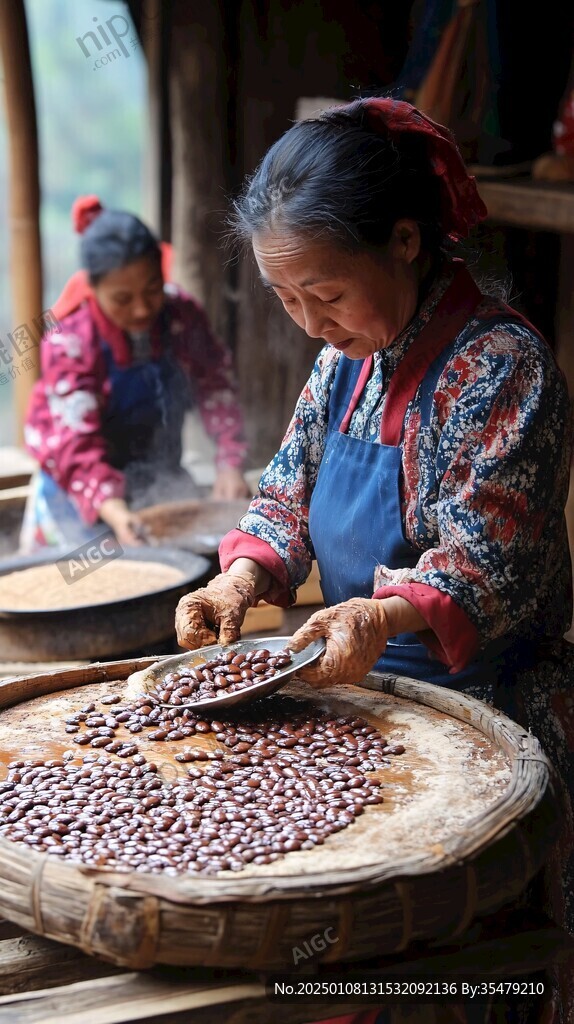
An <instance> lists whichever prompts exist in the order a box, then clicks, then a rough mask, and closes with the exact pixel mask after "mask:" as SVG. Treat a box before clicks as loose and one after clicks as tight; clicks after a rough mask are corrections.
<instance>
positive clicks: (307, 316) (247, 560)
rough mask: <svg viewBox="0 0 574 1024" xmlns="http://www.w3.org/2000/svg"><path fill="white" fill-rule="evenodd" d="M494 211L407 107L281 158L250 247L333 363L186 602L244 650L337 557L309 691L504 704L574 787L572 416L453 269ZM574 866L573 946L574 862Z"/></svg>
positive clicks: (249, 216) (507, 327) (249, 198)
mask: <svg viewBox="0 0 574 1024" xmlns="http://www.w3.org/2000/svg"><path fill="white" fill-rule="evenodd" d="M485 213H486V210H485V208H484V205H483V204H482V202H481V200H480V198H479V196H478V193H477V190H476V187H475V183H474V180H473V179H472V178H470V177H469V176H468V174H467V172H466V170H465V167H464V165H463V162H462V160H461V158H460V155H459V153H458V150H457V149H456V146H455V145H454V143H453V140H452V138H451V136H450V135H449V133H448V132H447V131H446V130H445V129H443V128H441V127H440V126H438V125H436V124H434V123H433V122H431V121H430V120H428V119H427V118H426V117H424V116H423V115H422V114H421V113H419V112H418V111H417V110H415V109H414V108H413V107H411V106H410V105H409V104H406V103H402V102H398V101H393V100H389V99H377V98H370V99H365V100H360V101H356V102H354V103H352V104H350V105H348V106H345V107H342V108H336V109H333V110H331V111H328V112H326V113H325V114H323V116H321V117H319V118H318V119H315V120H309V121H303V122H300V123H298V124H295V125H294V126H293V127H291V128H290V129H289V131H287V132H286V134H285V135H284V136H283V137H282V138H281V139H279V141H278V142H276V143H275V144H274V145H273V146H272V147H271V149H270V150H269V152H268V153H267V155H266V156H265V158H264V159H263V161H262V163H261V165H260V166H259V168H258V169H257V171H256V172H255V174H254V175H253V177H252V178H251V180H250V181H249V182H248V184H247V186H246V189H245V191H244V193H243V195H242V196H241V198H240V199H239V201H238V203H237V205H236V226H237V229H238V232H239V235H240V237H242V238H243V239H247V240H248V241H249V242H250V243H251V244H252V247H253V252H254V255H255V259H256V261H257V264H258V266H259V270H260V272H261V277H262V279H263V282H264V283H265V285H266V286H267V287H268V288H269V289H270V290H272V291H274V292H275V293H276V294H277V296H278V297H279V299H280V301H281V302H282V304H283V306H284V308H285V310H286V312H287V314H288V315H289V316H290V317H291V318H292V319H293V320H294V321H295V323H297V324H298V325H299V326H300V327H302V328H303V329H304V330H305V331H306V333H307V334H308V335H309V337H310V338H312V339H316V340H318V341H320V342H321V343H322V345H323V347H322V348H321V350H320V352H319V355H318V358H317V361H316V364H315V367H314V369H313V371H312V373H311V376H310V378H309V380H308V382H307V384H306V385H305V387H304V388H303V391H302V393H301V397H300V399H299V401H298V404H297V407H296V409H295V413H294V416H293V419H292V420H291V423H290V425H289V427H288V430H287V433H286V435H285V438H284V441H283V444H282V446H281V449H280V451H279V452H278V454H277V455H276V456H275V458H274V459H273V460H272V462H271V463H270V465H269V466H268V468H267V469H266V471H265V472H264V474H263V476H262V479H261V482H260V486H259V494H258V496H257V497H256V498H255V499H254V500H253V502H252V503H251V506H250V508H249V511H248V512H247V514H246V515H245V516H244V518H243V519H242V520H241V522H240V523H239V527H238V529H237V530H235V531H233V532H232V533H231V534H229V535H228V536H227V537H226V538H225V539H224V541H223V543H222V546H221V550H220V558H221V562H222V566H223V569H224V570H225V571H224V572H223V573H222V574H221V575H220V576H219V577H216V578H215V579H214V580H213V581H212V582H211V583H210V584H209V585H208V586H207V587H206V588H204V589H202V590H199V591H197V592H195V593H192V594H190V595H188V596H187V597H186V598H183V599H182V601H181V602H180V605H179V607H178V612H177V620H176V621H177V627H178V634H179V641H180V643H181V644H182V645H183V646H186V647H189V648H196V647H199V646H202V645H203V644H205V643H209V642H213V640H214V639H215V635H217V634H218V635H219V640H220V641H221V642H232V641H234V640H235V639H237V638H238V636H239V630H240V627H241V623H242V620H243V617H244V615H245V612H246V610H247V608H248V607H249V606H250V605H252V604H253V603H255V602H256V601H257V600H258V599H260V598H262V597H264V598H265V600H267V601H271V602H275V603H277V604H280V605H283V606H287V605H289V604H291V603H292V602H293V600H294V598H295V594H296V591H297V587H299V586H300V585H301V583H303V581H304V580H305V578H306V577H307V575H308V573H309V571H310V568H311V564H312V560H313V559H316V560H317V563H318V567H319V572H320V577H321V586H322V590H323V594H324V597H325V604H326V608H325V609H324V610H321V611H319V612H318V613H316V614H315V615H314V616H312V617H311V618H310V620H309V621H308V622H307V623H306V624H305V625H304V626H303V627H302V628H301V629H300V630H299V631H298V632H297V633H296V634H295V638H294V642H293V645H292V646H293V647H294V649H301V648H302V647H304V646H305V645H306V644H307V643H309V642H310V641H311V640H312V639H313V638H315V637H316V636H318V635H321V636H324V637H325V638H326V651H325V654H324V656H323V657H322V659H321V661H320V662H319V663H318V664H317V666H313V667H311V668H309V669H307V670H306V672H305V674H304V678H306V679H307V680H308V681H309V682H311V683H313V684H315V685H317V686H321V685H326V684H329V683H330V682H348V683H356V682H358V681H359V680H360V679H361V678H362V677H363V676H364V674H365V673H366V672H367V671H369V670H370V669H372V668H373V667H377V668H378V669H380V670H383V671H390V672H394V673H400V674H403V675H407V676H414V677H416V678H419V679H423V680H430V681H432V682H434V683H438V684H441V685H444V686H448V687H452V688H456V689H465V690H467V691H469V692H472V693H474V694H475V695H478V696H482V697H484V698H486V699H489V700H491V701H494V702H495V703H496V704H497V705H498V706H500V707H503V708H504V709H505V710H507V711H508V712H509V713H510V714H513V715H515V717H517V718H519V719H520V720H521V721H523V722H524V723H525V724H526V725H528V726H529V727H531V728H532V729H533V730H534V731H536V732H537V733H538V734H539V735H540V738H541V739H542V741H543V742H544V744H545V746H546V749H547V750H548V752H549V754H550V756H551V757H552V758H553V759H554V760H555V762H556V763H557V764H558V766H559V767H560V768H561V770H562V774H563V777H564V778H565V779H566V781H567V782H568V784H569V786H570V788H571V789H572V788H573V785H572V780H573V779H574V771H573V766H572V750H573V749H574V742H573V740H574V723H573V721H572V718H573V709H572V702H571V701H570V703H568V699H567V695H568V688H569V686H570V684H569V682H568V681H567V680H566V681H565V677H564V673H562V674H561V671H562V670H561V668H560V665H556V664H555V663H551V662H544V663H543V667H542V669H537V667H536V666H537V664H538V663H539V661H540V658H541V657H542V652H543V651H544V649H545V647H546V645H547V644H548V642H549V641H554V640H556V641H559V640H560V638H561V636H562V634H563V632H564V630H565V628H566V627H567V625H568V623H569V621H570V604H571V597H570V568H569V566H570V560H569V555H568V545H567V537H566V529H565V522H564V514H563V510H564V505H565V500H566V492H567V486H568V465H569V450H568V449H569V444H568V397H567V393H566V388H565V385H564V381H563V379H562V376H561V374H560V372H559V371H558V369H557V367H556V364H555V362H554V358H553V356H552V353H551V351H550V349H549V348H548V346H547V345H546V344H545V342H544V340H543V339H542V338H541V336H540V334H539V333H538V332H537V331H536V329H535V328H534V327H532V325H531V324H529V323H528V322H527V321H526V320H525V319H524V318H523V317H522V316H521V315H520V314H519V313H517V312H516V311H515V310H513V309H510V308H509V307H508V306H506V305H505V304H504V303H503V302H501V301H499V300H498V299H496V298H492V297H490V296H488V295H484V294H482V293H481V291H480V290H479V288H478V287H477V285H476V284H475V282H474V281H473V279H472V277H471V275H470V273H469V271H468V270H467V269H466V267H465V266H464V264H463V263H462V262H460V261H458V260H455V259H453V258H452V257H451V256H449V255H448V252H449V248H451V247H450V246H449V243H450V241H452V240H457V239H459V238H461V237H463V236H465V235H466V234H468V232H469V230H470V229H471V228H472V227H473V226H474V225H475V224H476V223H477V222H479V221H480V220H481V219H482V218H483V217H484V216H485ZM568 814H570V812H569V811H568ZM567 824H569V825H570V826H571V818H569V819H567ZM567 831H568V830H567ZM568 836H569V840H568V841H569V842H570V840H571V828H570V831H568ZM561 869H562V871H563V888H562V896H561V897H560V896H558V897H557V899H556V900H555V912H556V914H557V916H558V918H559V919H561V920H562V921H566V922H568V921H569V922H570V926H571V927H572V923H573V921H574V913H573V908H572V905H571V900H572V895H571V894H572V878H573V874H574V873H573V870H572V849H571V845H570V846H569V847H568V848H566V847H565V849H564V850H563V851H562V863H561ZM554 877H555V878H557V877H558V873H557V872H556V873H555V876H554ZM556 908H558V909H556ZM564 1005H566V1004H564Z"/></svg>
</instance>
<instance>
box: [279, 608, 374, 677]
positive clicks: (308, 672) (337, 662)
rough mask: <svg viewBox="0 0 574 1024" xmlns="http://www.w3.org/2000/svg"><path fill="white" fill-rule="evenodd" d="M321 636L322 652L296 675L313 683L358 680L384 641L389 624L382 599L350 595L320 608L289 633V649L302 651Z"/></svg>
mask: <svg viewBox="0 0 574 1024" xmlns="http://www.w3.org/2000/svg"><path fill="white" fill-rule="evenodd" d="M321 636H322V637H324V638H325V640H326V642H327V647H326V650H325V653H324V654H323V656H322V657H321V658H320V660H319V661H318V662H315V664H314V665H309V666H308V667H307V668H303V669H301V671H300V672H298V673H297V675H298V677H299V678H300V679H303V680H305V682H307V683H311V684H312V685H313V686H329V685H330V684H331V683H359V682H360V681H361V679H363V678H364V677H365V676H366V674H367V672H370V670H371V669H372V667H373V665H374V664H375V662H376V661H377V660H378V659H379V658H380V656H381V654H383V652H384V650H385V647H386V645H387V638H388V636H389V624H388V621H387V616H386V614H385V609H384V607H383V602H382V601H374V600H369V599H368V598H364V597H353V598H352V599H351V600H350V601H344V602H343V604H336V605H333V607H332V608H322V609H321V610H320V611H318V612H315V614H314V615H312V616H311V618H310V619H309V620H308V622H306V623H305V625H304V626H301V628H300V629H298V630H297V632H296V633H295V634H294V635H293V639H292V640H291V642H290V643H289V650H291V651H294V652H296V651H302V650H303V648H304V647H307V646H308V645H309V644H310V643H311V642H312V641H313V640H317V639H318V638H319V637H321Z"/></svg>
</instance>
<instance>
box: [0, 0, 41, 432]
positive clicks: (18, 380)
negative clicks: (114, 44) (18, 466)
mask: <svg viewBox="0 0 574 1024" xmlns="http://www.w3.org/2000/svg"><path fill="white" fill-rule="evenodd" d="M0 54H1V57H2V65H3V68H4V83H5V96H6V114H7V122H8V138H9V149H10V170H9V173H10V207H9V219H10V238H11V244H10V249H11V283H12V325H13V326H12V332H14V331H15V330H16V329H17V328H18V327H26V328H27V329H28V331H30V332H31V333H32V335H34V336H35V338H36V339H37V337H38V329H37V327H35V325H34V320H37V319H38V318H39V317H40V316H41V313H42V255H41V246H40V182H39V173H38V133H37V125H36V107H35V103H34V84H33V80H32V63H31V60H30V48H29V45H28V27H27V24H26V12H25V9H24V0H2V2H1V3H0ZM14 341H15V342H16V344H17V339H14ZM26 348H27V343H26V340H25V339H22V340H21V342H20V345H19V349H18V348H16V347H15V345H14V343H12V342H6V349H7V354H6V355H5V359H9V360H10V362H9V371H8V372H9V374H10V376H11V377H12V378H13V380H14V394H15V408H16V420H17V440H18V441H21V440H22V436H23V426H24V417H25V415H26V409H27V405H28V398H29V395H30V391H31V389H32V385H33V384H34V381H35V379H36V378H37V377H38V375H39V369H40V366H39V364H40V359H39V354H38V347H37V345H35V347H33V348H32V349H30V350H29V351H26ZM22 350H24V351H22ZM2 369H4V370H5V369H6V367H5V366H3V367H2Z"/></svg>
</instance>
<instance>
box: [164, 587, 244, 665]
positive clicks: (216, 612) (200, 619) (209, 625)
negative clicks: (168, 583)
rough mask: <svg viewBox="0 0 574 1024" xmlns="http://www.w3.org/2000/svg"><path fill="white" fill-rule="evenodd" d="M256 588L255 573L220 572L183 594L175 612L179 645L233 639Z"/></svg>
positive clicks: (190, 647) (202, 645) (233, 641)
mask: <svg viewBox="0 0 574 1024" xmlns="http://www.w3.org/2000/svg"><path fill="white" fill-rule="evenodd" d="M255 591H256V586H255V574H254V573H251V572H246V571H245V572H238V573H236V574H233V573H231V572H226V573H221V574H220V575H219V576H215V578H214V579H212V580H210V581H209V583H208V584H207V586H206V587H202V588H201V589H200V590H195V591H193V592H192V593H191V594H186V595H185V596H184V597H182V598H181V600H180V602H179V604H178V606H177V609H176V612H175V630H176V633H177V642H178V644H179V646H180V647H187V648H188V649H189V650H190V651H195V650H197V648H198V647H206V646H207V645H208V644H217V643H219V644H232V643H235V641H236V640H239V637H240V635H241V626H242V624H243V620H244V618H245V613H246V611H247V609H248V608H251V606H252V605H253V603H254V602H255V598H256V596H257V595H256V592H255ZM216 630H218V631H219V636H217V634H216Z"/></svg>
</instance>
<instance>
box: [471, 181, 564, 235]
mask: <svg viewBox="0 0 574 1024" xmlns="http://www.w3.org/2000/svg"><path fill="white" fill-rule="evenodd" d="M477 185H478V190H479V192H480V195H481V197H482V199H483V201H484V202H485V203H486V206H487V207H488V217H489V220H495V221H498V222H499V223H500V224H512V225H514V226H515V227H520V228H533V229H535V230H538V231H557V232H560V233H561V234H565V233H569V232H572V233H574V185H555V184H552V185H550V184H548V185H546V184H542V183H541V182H533V181H531V180H528V181H512V182H510V181H481V180H480V179H479V180H478V181H477Z"/></svg>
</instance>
